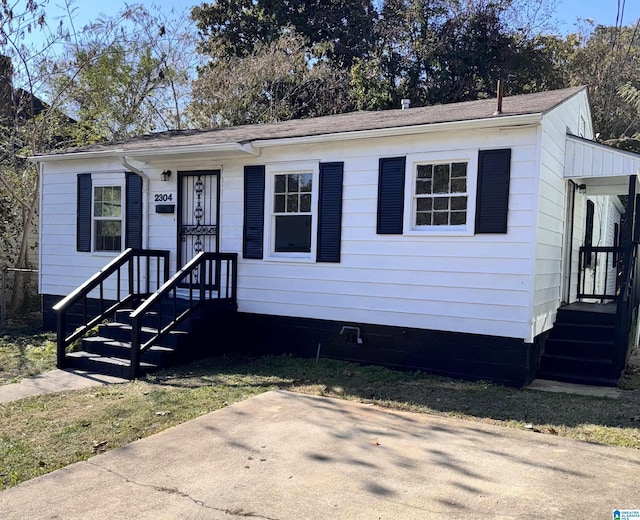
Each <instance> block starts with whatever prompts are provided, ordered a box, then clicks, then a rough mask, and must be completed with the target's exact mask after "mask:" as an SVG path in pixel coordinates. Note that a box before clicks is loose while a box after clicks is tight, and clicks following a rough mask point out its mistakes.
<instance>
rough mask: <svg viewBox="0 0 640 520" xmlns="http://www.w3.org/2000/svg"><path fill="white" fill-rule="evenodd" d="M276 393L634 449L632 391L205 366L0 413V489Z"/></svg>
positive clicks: (352, 370) (322, 369)
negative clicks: (556, 390)
mask: <svg viewBox="0 0 640 520" xmlns="http://www.w3.org/2000/svg"><path fill="white" fill-rule="evenodd" d="M276 388H285V389H289V390H292V391H296V392H303V393H308V394H314V395H324V396H331V397H337V398H341V399H349V400H354V401H363V402H372V403H376V404H378V405H381V406H385V407H389V408H394V409H402V410H408V411H413V412H420V413H429V414H437V415H442V416H449V417H459V418H462V419H466V420H472V421H482V422H486V423H491V424H496V425H500V426H506V427H511V428H518V429H529V430H533V431H534V432H538V433H540V434H549V435H559V436H563V437H570V438H574V439H581V440H586V441H590V442H598V443H602V444H609V445H615V446H627V447H631V448H640V397H639V394H638V393H637V392H630V391H629V392H624V395H623V397H622V398H621V399H618V400H613V399H607V398H595V397H583V396H574V395H568V394H553V393H545V392H534V391H528V390H518V389H513V388H506V387H502V386H499V385H493V384H489V383H484V382H468V381H460V380H453V379H448V378H440V377H434V376H428V375H425V374H422V373H409V372H398V371H393V370H388V369H385V368H380V367H370V366H369V367H363V366H359V365H354V364H350V363H344V362H339V361H332V360H321V361H320V362H319V363H318V364H316V363H315V362H314V361H313V360H305V359H298V358H294V357H290V356H279V357H268V358H259V359H227V358H210V359H206V360H203V361H200V362H196V363H192V364H189V365H185V366H183V367H179V368H175V369H172V370H167V371H164V372H160V373H157V374H155V375H151V376H149V377H147V378H145V379H142V380H138V381H133V382H131V383H124V384H119V385H111V386H105V387H99V388H92V389H87V390H80V391H74V392H66V393H59V394H52V395H46V396H39V397H32V398H28V399H23V400H20V401H15V402H12V403H6V404H4V405H0V460H2V462H3V464H2V466H0V488H6V487H9V486H12V485H15V484H17V483H19V482H22V481H24V480H27V479H30V478H33V477H35V476H37V475H41V474H43V473H46V472H49V471H52V470H54V469H56V468H60V467H62V466H65V465H67V464H71V463H73V462H76V461H80V460H86V459H87V458H89V457H91V456H92V455H93V454H95V453H98V452H101V451H104V450H109V449H113V448H116V447H118V446H122V445H123V444H126V443H128V442H131V441H133V440H136V439H138V438H142V437H145V436H148V435H151V434H153V433H156V432H158V431H160V430H163V429H165V428H168V427H170V426H174V425H176V424H179V423H181V422H184V421H187V420H189V419H192V418H195V417H197V416H199V415H202V414H205V413H208V412H210V411H213V410H217V409H219V408H222V407H224V406H227V405H229V404H231V403H234V402H237V401H240V400H242V399H246V398H249V397H252V396H254V395H257V394H259V393H261V392H264V391H267V390H270V389H276Z"/></svg>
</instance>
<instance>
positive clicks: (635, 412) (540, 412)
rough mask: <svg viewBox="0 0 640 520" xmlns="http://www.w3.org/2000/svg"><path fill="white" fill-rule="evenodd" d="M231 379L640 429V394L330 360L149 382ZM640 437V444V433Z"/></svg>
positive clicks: (184, 370) (200, 367)
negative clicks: (552, 388)
mask: <svg viewBox="0 0 640 520" xmlns="http://www.w3.org/2000/svg"><path fill="white" fill-rule="evenodd" d="M231 375H233V376H234V378H233V379H234V381H235V382H234V383H233V384H239V385H242V386H248V387H251V386H256V387H257V386H261V387H271V388H280V389H291V390H295V391H300V392H306V393H312V394H316V395H325V396H331V397H343V398H344V397H346V398H349V399H357V400H362V401H375V402H376V403H377V404H380V405H383V406H385V405H388V406H390V407H399V408H401V409H405V410H411V411H422V412H430V413H438V414H446V415H450V416H469V417H475V418H478V419H487V420H495V421H507V422H509V421H514V422H524V423H533V424H539V425H548V426H550V427H553V426H555V427H575V426H580V425H583V426H584V425H599V426H607V427H614V428H633V429H638V428H640V393H639V392H637V391H636V392H632V391H627V392H623V395H622V397H621V398H620V399H615V400H614V399H608V398H599V397H586V396H578V395H569V394H553V393H545V392H535V391H530V390H523V389H516V388H508V387H504V386H500V385H494V384H491V383H487V382H482V381H475V382H470V381H462V380H457V379H449V378H442V377H437V376H431V375H428V374H425V373H421V372H402V371H395V370H390V369H386V368H382V367H374V366H359V365H356V364H352V363H346V362H341V361H335V360H328V359H321V360H320V361H319V362H318V363H317V364H316V362H315V360H309V359H300V358H295V357H291V356H278V357H265V358H226V357H215V358H207V359H205V360H201V361H198V362H195V363H192V364H189V365H185V366H182V367H179V368H176V369H174V370H169V371H165V372H162V373H159V374H157V375H155V376H150V382H153V383H156V384H160V385H169V386H173V387H185V388H193V387H198V386H202V385H215V384H228V382H229V381H230V380H231V377H230V376H231ZM238 375H240V376H241V377H240V382H238V380H237V376H238ZM551 429H553V428H551ZM550 433H554V432H553V431H550ZM638 437H639V439H640V431H639V433H638Z"/></svg>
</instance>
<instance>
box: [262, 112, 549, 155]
mask: <svg viewBox="0 0 640 520" xmlns="http://www.w3.org/2000/svg"><path fill="white" fill-rule="evenodd" d="M542 115H543V114H542V113H541V112H538V113H534V114H522V115H512V116H502V117H490V118H483V119H468V120H463V121H446V122H442V123H424V124H419V125H409V126H394V127H391V128H377V129H373V130H355V131H350V132H336V133H331V134H319V135H309V136H299V137H281V138H274V139H256V140H255V141H252V144H253V146H254V147H255V148H269V147H274V146H286V145H293V144H312V143H320V142H332V141H344V140H347V139H372V138H375V137H393V136H404V135H415V134H425V133H433V132H443V131H447V130H462V129H470V130H475V129H479V128H483V129H484V128H501V127H522V126H529V125H535V124H539V123H540V121H541V120H542Z"/></svg>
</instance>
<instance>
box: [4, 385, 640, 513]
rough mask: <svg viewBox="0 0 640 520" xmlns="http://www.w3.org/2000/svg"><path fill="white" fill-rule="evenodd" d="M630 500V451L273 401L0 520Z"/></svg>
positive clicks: (155, 439)
mask: <svg viewBox="0 0 640 520" xmlns="http://www.w3.org/2000/svg"><path fill="white" fill-rule="evenodd" d="M614 405H615V402H612V406H614ZM638 489H640V450H633V449H624V448H611V447H606V446H599V445H594V444H587V443H583V442H579V441H572V440H568V439H562V438H558V437H553V436H549V435H543V434H539V433H533V432H525V431H518V430H511V429H508V428H503V427H497V426H492V425H485V424H481V423H474V422H469V421H463V420H457V419H447V418H441V417H435V416H429V415H425V414H412V413H401V412H390V411H388V410H385V409H381V408H377V407H375V406H368V405H363V404H359V403H353V402H348V401H342V400H335V399H329V398H322V397H313V396H307V395H302V394H296V393H289V392H285V391H276V392H268V393H266V394H262V395H259V396H258V397H255V398H253V399H249V400H246V401H243V402H240V403H237V404H234V405H232V406H229V407H227V408H224V409H222V410H219V411H216V412H213V413H210V414H208V415H205V416H203V417H200V418H198V419H195V420H193V421H190V422H187V423H184V424H182V425H180V426H177V427H175V428H171V429H169V430H165V431H164V432H161V433H159V434H157V435H153V436H151V437H148V438H145V439H142V440H140V441H137V442H134V443H131V444H129V445H127V446H124V447H122V448H120V449H117V450H114V451H112V452H109V453H105V454H102V455H98V456H96V457H93V458H91V459H90V460H88V461H87V462H82V463H78V464H74V465H72V466H69V467H67V468H64V469H61V470H58V471H55V472H53V473H50V474H48V475H44V476H42V477H39V478H37V479H34V480H31V481H28V482H24V483H23V484H20V485H18V486H16V487H14V488H11V489H9V490H6V491H4V492H2V493H0V518H3V519H21V520H22V519H25V518H29V519H40V518H64V519H100V520H102V519H104V518H109V519H129V518H136V519H146V518H148V519H174V518H181V519H225V520H229V519H232V518H246V517H250V518H258V519H268V520H275V519H278V520H301V519H305V520H315V519H318V520H320V519H322V520H326V519H359V518H362V519H430V518H465V519H467V518H486V519H501V518H528V519H530V518H540V519H542V518H544V519H545V520H548V519H550V518H605V519H606V518H612V512H613V510H614V509H616V508H618V509H633V508H640V494H639V493H638Z"/></svg>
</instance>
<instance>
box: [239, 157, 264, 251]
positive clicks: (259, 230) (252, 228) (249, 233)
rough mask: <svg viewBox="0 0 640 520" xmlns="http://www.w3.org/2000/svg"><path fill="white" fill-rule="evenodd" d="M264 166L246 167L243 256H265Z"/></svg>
mask: <svg viewBox="0 0 640 520" xmlns="http://www.w3.org/2000/svg"><path fill="white" fill-rule="evenodd" d="M263 233H264V166H245V167H244V229H243V245H242V256H243V257H244V258H256V259H260V258H262V256H263V240H264V239H263Z"/></svg>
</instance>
